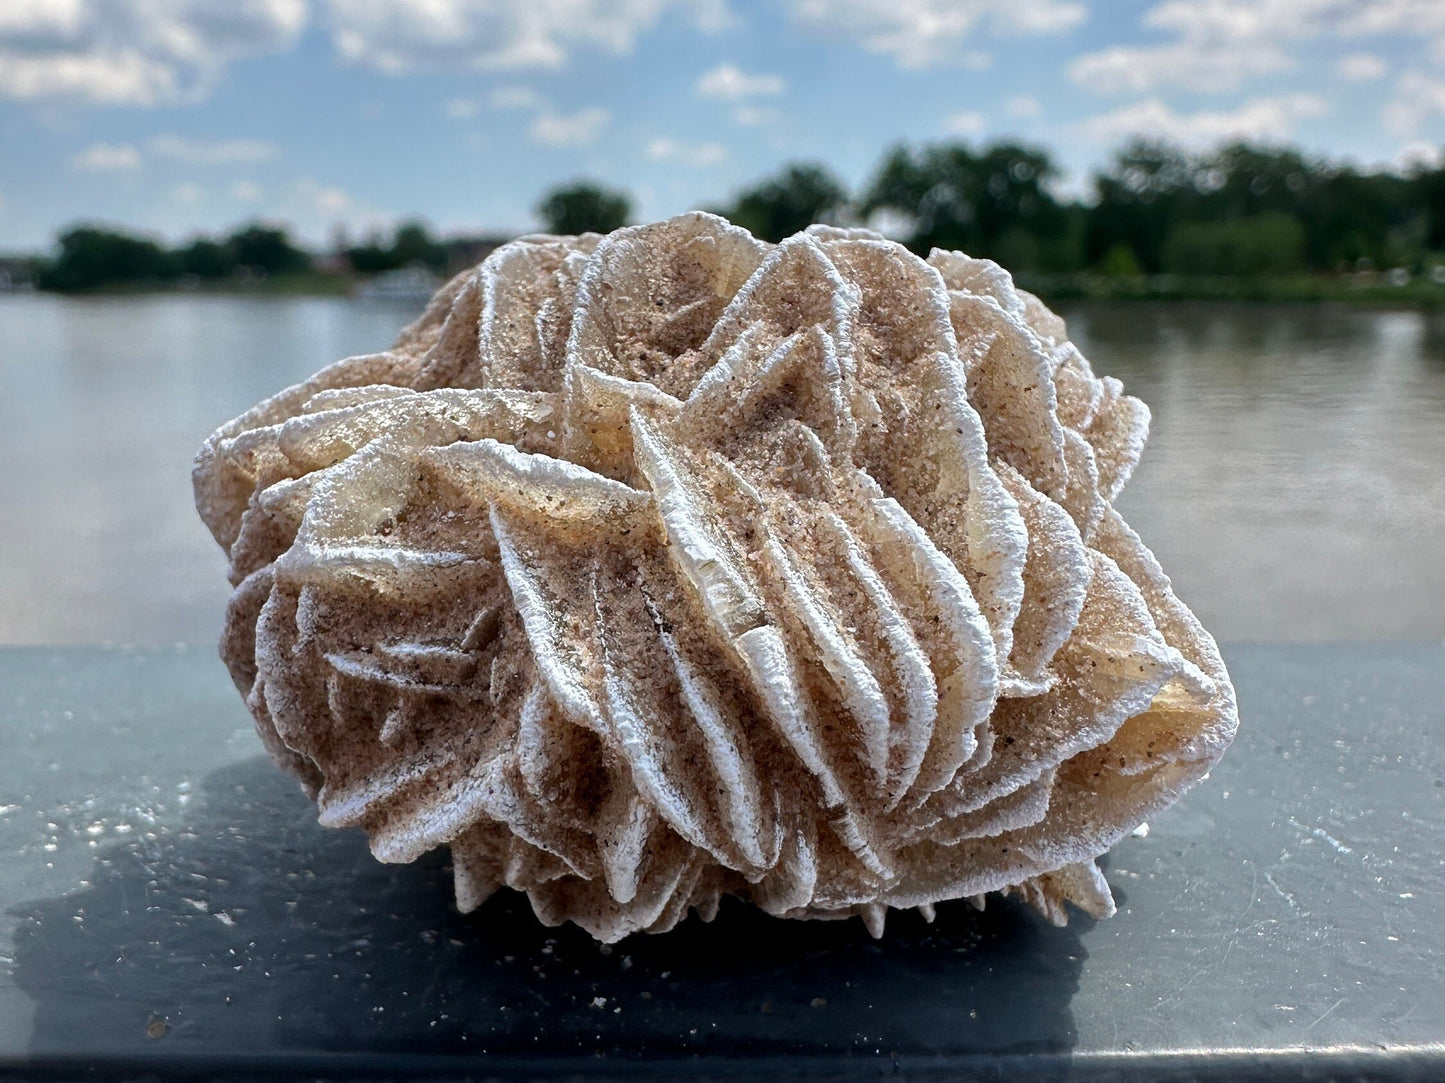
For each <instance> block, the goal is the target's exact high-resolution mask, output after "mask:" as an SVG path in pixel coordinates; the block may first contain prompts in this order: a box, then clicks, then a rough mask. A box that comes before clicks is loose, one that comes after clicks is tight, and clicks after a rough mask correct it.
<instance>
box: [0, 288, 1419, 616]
mask: <svg viewBox="0 0 1445 1083" xmlns="http://www.w3.org/2000/svg"><path fill="white" fill-rule="evenodd" d="M410 315H411V313H410V312H409V311H405V310H399V309H395V308H391V309H388V308H377V307H375V306H365V305H362V304H359V303H356V302H350V301H342V300H321V299H258V298H224V297H186V296H157V297H142V298H124V299H119V298H117V299H105V300H65V299H60V298H54V297H45V296H9V297H0V380H3V385H0V454H3V456H4V463H5V466H4V469H3V470H0V508H3V513H4V514H3V519H0V558H3V559H0V642H5V643H61V642H93V641H99V640H114V641H117V642H136V643H164V642H175V641H200V642H207V641H212V640H214V638H215V636H216V632H217V630H218V627H219V623H220V617H221V610H222V606H223V605H224V602H225V598H226V594H227V589H226V584H225V577H224V562H223V560H222V558H221V554H220V551H219V550H218V549H217V548H216V547H215V545H214V543H213V542H212V541H211V539H210V536H209V535H208V534H207V533H206V531H205V529H204V528H203V527H202V526H201V524H200V522H199V520H198V519H197V518H196V515H195V512H194V510H193V508H192V506H191V500H190V479H189V472H190V463H191V457H192V456H193V455H194V453H195V451H196V448H197V447H198V446H199V445H200V443H201V441H202V440H203V439H204V438H205V436H206V435H207V434H208V433H209V432H210V431H211V430H212V429H213V428H214V427H215V426H216V425H217V424H218V423H219V422H221V421H223V420H225V419H226V418H229V417H231V416H233V415H234V414H236V413H238V412H240V411H241V410H243V409H245V408H246V407H248V406H250V405H251V404H252V403H253V402H255V401H256V400H257V399H259V398H261V397H263V396H264V395H266V394H269V393H270V392H272V391H274V390H277V389H279V388H280V387H282V386H284V385H286V384H288V383H291V382H294V381H295V380H297V379H300V378H302V377H304V376H306V375H308V374H309V373H311V372H313V371H314V370H315V369H316V368H318V367H320V365H322V364H323V363H325V362H327V361H330V360H334V359H336V358H339V357H343V356H345V355H347V354H351V353H360V352H366V351H370V350H375V349H379V348H382V347H384V346H385V345H386V344H387V343H388V342H390V341H391V339H392V337H393V336H394V335H395V333H396V331H397V329H398V328H399V327H400V326H401V325H402V324H403V323H404V322H405V321H406V320H407V319H408V318H409V317H410ZM1066 315H1068V317H1069V320H1070V326H1071V329H1072V332H1073V334H1074V336H1075V338H1076V339H1077V340H1078V341H1079V343H1080V345H1081V346H1082V347H1083V349H1084V351H1085V352H1086V353H1087V354H1088V355H1089V357H1090V358H1092V359H1093V361H1094V363H1095V366H1096V367H1097V368H1098V369H1099V370H1100V371H1101V372H1107V373H1111V374H1113V375H1116V376H1118V377H1120V378H1121V379H1122V380H1123V381H1124V383H1125V385H1126V386H1127V387H1128V388H1129V390H1130V391H1131V392H1133V393H1134V394H1137V395H1140V396H1141V397H1143V398H1144V399H1145V400H1146V401H1147V402H1148V403H1149V404H1150V406H1151V407H1152V408H1153V410H1154V433H1153V437H1152V438H1151V440H1150V443H1149V447H1148V449H1147V450H1146V452H1145V457H1144V461H1143V463H1142V464H1141V466H1140V468H1139V471H1138V473H1137V474H1136V475H1135V478H1134V481H1133V482H1132V483H1131V485H1130V486H1129V488H1128V489H1126V490H1125V493H1124V495H1123V497H1122V498H1121V500H1120V506H1121V509H1122V510H1123V512H1124V514H1125V516H1126V517H1127V518H1128V519H1129V520H1130V521H1131V522H1132V523H1133V524H1134V525H1135V526H1136V527H1137V528H1138V529H1139V531H1140V532H1141V533H1142V534H1143V535H1144V538H1145V540H1146V541H1147V542H1149V543H1150V545H1151V546H1153V548H1154V549H1155V551H1156V552H1157V553H1158V554H1159V556H1160V559H1161V560H1162V561H1163V563H1164V566H1165V567H1166V568H1167V569H1168V570H1169V571H1170V572H1171V574H1172V575H1173V576H1174V580H1175V584H1176V586H1177V587H1178V589H1179V591H1180V593H1181V595H1183V597H1184V598H1185V599H1186V600H1187V601H1188V602H1190V604H1192V605H1193V606H1194V607H1195V608H1196V610H1197V611H1198V613H1199V615H1200V616H1201V617H1202V618H1203V619H1204V621H1205V623H1206V624H1207V625H1208V626H1209V627H1210V628H1211V629H1212V630H1214V631H1215V632H1216V634H1218V635H1219V636H1220V637H1221V638H1226V639H1315V638H1325V639H1337V638H1369V637H1381V638H1385V637H1411V638H1419V637H1425V638H1435V637H1440V636H1442V635H1445V566H1442V561H1441V556H1442V546H1441V539H1442V537H1445V531H1442V527H1445V318H1442V317H1439V316H1436V317H1425V316H1421V315H1419V314H1415V313H1365V312H1352V311H1346V310H1336V309H1320V308H1308V307H1297V308H1272V307H1218V306H1211V307H1202V306H1201V307H1190V306H1138V305H1130V306H1118V307H1114V306H1086V307H1076V308H1073V309H1071V310H1069V311H1067V313H1066Z"/></svg>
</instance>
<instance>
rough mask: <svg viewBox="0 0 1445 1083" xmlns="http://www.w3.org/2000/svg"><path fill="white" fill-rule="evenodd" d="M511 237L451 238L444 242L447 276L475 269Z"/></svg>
mask: <svg viewBox="0 0 1445 1083" xmlns="http://www.w3.org/2000/svg"><path fill="white" fill-rule="evenodd" d="M511 239H512V238H510V237H451V238H448V239H447V240H444V241H442V242H441V243H442V246H443V247H444V248H445V249H446V254H447V275H448V276H451V275H454V274H457V273H458V272H460V271H465V270H466V269H467V268H468V267H475V266H476V265H477V264H478V263H481V262H482V260H484V259H486V258H487V257H488V256H490V255H491V254H492V253H493V252H495V251H496V250H497V249H498V248H501V247H502V245H504V244H506V243H507V242H508V241H510V240H511Z"/></svg>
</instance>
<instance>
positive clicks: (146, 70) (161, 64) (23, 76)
mask: <svg viewBox="0 0 1445 1083" xmlns="http://www.w3.org/2000/svg"><path fill="white" fill-rule="evenodd" d="M306 19H307V4H306V0H234V2H229V3H225V4H218V3H207V2H204V0H146V2H145V3H114V2H109V0H5V2H4V3H0V96H4V97H9V98H16V99H19V100H22V101H37V102H38V101H77V102H83V103H90V104H101V105H136V106H154V105H164V104H177V103H184V102H193V101H196V100H198V99H200V98H202V97H204V96H205V94H206V93H207V92H208V91H209V90H210V89H211V87H212V86H213V85H214V84H215V82H216V80H217V79H218V78H219V77H220V75H221V73H222V71H224V70H225V67H226V65H227V64H228V63H230V62H231V61H233V60H236V59H239V58H240V57H244V56H253V55H258V54H262V53H270V52H277V51H281V50H284V49H289V48H290V47H291V46H292V45H294V44H295V42H296V40H297V38H298V37H299V36H300V33H301V30H302V28H303V27H304V25H305V23H306Z"/></svg>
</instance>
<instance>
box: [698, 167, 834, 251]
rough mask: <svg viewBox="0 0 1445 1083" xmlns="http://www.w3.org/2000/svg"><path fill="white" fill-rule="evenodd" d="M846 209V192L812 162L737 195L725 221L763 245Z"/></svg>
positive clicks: (782, 172)
mask: <svg viewBox="0 0 1445 1083" xmlns="http://www.w3.org/2000/svg"><path fill="white" fill-rule="evenodd" d="M847 206H848V190H847V189H846V188H844V187H843V185H842V183H841V182H840V181H839V180H838V179H837V178H836V177H834V176H833V174H832V173H830V172H828V170H827V169H826V168H825V167H823V166H821V165H818V164H817V163H814V162H795V163H793V164H791V165H788V166H785V167H784V168H783V170H782V171H781V172H780V173H779V174H778V175H777V176H776V177H770V178H768V179H767V180H764V181H760V182H759V183H757V184H755V185H753V186H752V187H751V188H746V189H744V190H743V191H742V192H740V193H738V196H737V198H736V199H734V201H733V203H732V206H731V207H729V208H727V209H726V210H724V211H723V212H722V215H723V217H724V218H726V219H728V221H730V222H732V223H734V224H735V225H739V226H742V227H743V228H744V229H746V230H748V231H749V232H750V233H752V234H753V235H754V236H756V237H761V238H762V239H763V240H765V241H773V242H777V241H781V240H782V239H783V238H784V237H791V236H792V235H793V234H794V233H797V232H799V231H800V230H804V229H807V228H808V227H809V226H810V225H812V224H813V223H814V222H830V221H834V220H836V219H837V217H838V215H839V214H840V212H842V211H843V210H844V209H845V208H846V207H847Z"/></svg>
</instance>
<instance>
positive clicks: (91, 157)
mask: <svg viewBox="0 0 1445 1083" xmlns="http://www.w3.org/2000/svg"><path fill="white" fill-rule="evenodd" d="M140 163H141V154H140V148H139V147H135V146H132V145H131V144H129V143H92V144H91V145H90V146H88V147H86V148H85V149H84V150H83V151H81V152H80V153H79V154H75V155H72V156H71V159H70V164H71V166H72V168H75V169H78V170H80V171H81V172H82V173H127V172H130V171H131V170H135V169H139V168H140Z"/></svg>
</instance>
